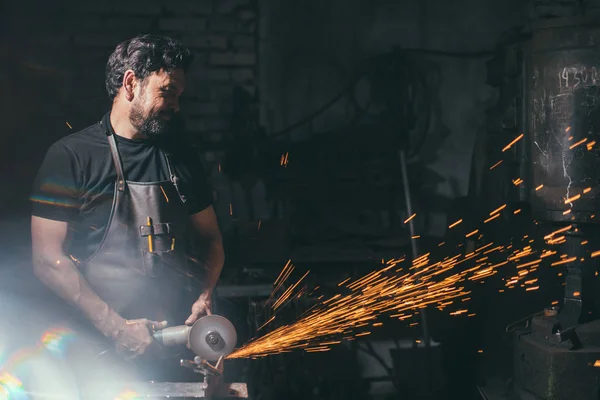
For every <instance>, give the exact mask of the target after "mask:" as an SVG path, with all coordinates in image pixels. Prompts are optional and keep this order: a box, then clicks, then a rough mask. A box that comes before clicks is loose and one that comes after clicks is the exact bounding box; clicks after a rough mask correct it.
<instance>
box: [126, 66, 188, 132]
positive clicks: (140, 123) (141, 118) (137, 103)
mask: <svg viewBox="0 0 600 400" xmlns="http://www.w3.org/2000/svg"><path fill="white" fill-rule="evenodd" d="M184 85H185V76H184V73H183V70H181V69H176V70H174V71H172V72H169V73H167V72H164V71H163V70H161V71H158V72H154V73H152V74H151V75H149V76H148V77H146V79H144V80H143V81H142V82H141V84H140V85H139V86H138V88H136V89H137V90H136V91H135V97H134V98H133V100H132V104H131V109H130V111H129V121H130V122H131V124H132V125H133V126H134V127H135V128H136V129H137V130H138V132H139V133H140V134H142V135H144V136H146V137H148V138H159V137H160V136H163V135H165V134H167V133H168V132H169V131H170V130H171V129H172V127H173V126H174V125H175V118H176V116H177V115H178V114H179V96H181V93H183V89H184Z"/></svg>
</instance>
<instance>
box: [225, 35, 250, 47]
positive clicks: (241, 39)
mask: <svg viewBox="0 0 600 400" xmlns="http://www.w3.org/2000/svg"><path fill="white" fill-rule="evenodd" d="M231 45H232V47H233V48H234V49H236V50H237V49H244V50H254V48H255V47H256V37H255V36H254V35H235V36H234V37H233V39H232V41H231Z"/></svg>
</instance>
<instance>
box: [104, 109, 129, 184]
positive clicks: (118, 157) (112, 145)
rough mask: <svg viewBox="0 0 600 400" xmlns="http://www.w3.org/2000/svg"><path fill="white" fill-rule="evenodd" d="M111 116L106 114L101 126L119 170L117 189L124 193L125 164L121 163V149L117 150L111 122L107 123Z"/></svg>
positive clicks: (116, 167)
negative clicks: (110, 125)
mask: <svg viewBox="0 0 600 400" xmlns="http://www.w3.org/2000/svg"><path fill="white" fill-rule="evenodd" d="M108 115H109V114H106V115H105V116H104V118H103V119H102V121H100V125H102V126H103V128H104V133H105V134H106V136H107V138H108V145H109V146H110V154H111V155H112V159H113V163H114V164H115V169H116V170H117V189H118V190H119V191H120V192H124V191H125V188H126V186H127V183H126V181H125V174H124V173H123V163H122V162H121V155H120V154H119V149H118V148H117V141H116V140H115V135H114V133H112V132H111V129H110V127H109V126H108V124H109V123H110V121H107V120H108V118H107V116H108Z"/></svg>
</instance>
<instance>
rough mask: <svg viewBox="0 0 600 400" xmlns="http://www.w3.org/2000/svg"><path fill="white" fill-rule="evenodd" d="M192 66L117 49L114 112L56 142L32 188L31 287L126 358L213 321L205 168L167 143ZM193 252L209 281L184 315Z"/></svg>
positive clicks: (141, 47)
mask: <svg viewBox="0 0 600 400" xmlns="http://www.w3.org/2000/svg"><path fill="white" fill-rule="evenodd" d="M191 62H192V54H191V52H190V51H189V50H188V49H186V48H184V47H183V46H182V45H181V43H179V42H178V41H176V40H174V39H172V38H169V37H163V36H155V35H141V36H137V37H135V38H133V39H130V40H126V41H124V42H123V43H121V44H119V45H118V46H117V47H116V49H115V50H114V52H113V53H112V55H111V56H110V58H109V60H108V63H107V66H106V89H107V91H108V95H109V97H110V99H111V100H112V108H111V110H110V111H109V112H108V113H106V115H104V117H103V118H102V119H101V120H100V121H99V122H98V123H96V124H94V125H92V126H90V127H88V128H86V129H83V130H82V131H80V132H77V133H74V134H72V135H69V136H67V137H64V138H62V139H60V140H59V141H57V142H56V143H54V144H53V145H52V146H51V147H50V149H49V150H48V152H47V154H46V157H45V159H44V161H43V164H42V166H41V168H40V170H39V173H38V176H37V178H36V180H35V184H34V191H33V194H32V201H33V211H32V219H31V233H32V245H33V261H34V272H35V274H36V276H37V277H38V278H39V279H40V280H41V281H42V282H43V283H44V284H45V285H47V286H48V287H49V288H50V289H51V290H52V291H53V292H54V293H56V294H57V295H59V296H60V297H61V298H62V299H63V300H65V301H67V302H68V303H70V304H71V305H72V306H74V307H73V308H74V309H75V310H76V311H77V313H76V314H78V315H79V316H83V317H84V318H82V320H83V321H85V323H87V324H88V325H89V326H90V327H92V330H93V331H95V332H96V333H98V332H99V333H101V334H102V335H98V336H100V337H103V338H106V339H108V340H112V341H114V343H115V344H116V346H117V348H118V349H119V350H120V351H123V352H126V354H128V355H129V356H130V357H135V356H138V355H141V354H142V353H144V352H145V351H146V350H147V349H148V348H149V346H150V345H151V344H152V343H153V339H152V329H156V328H159V327H164V326H165V325H166V323H167V322H166V321H169V323H170V324H181V323H184V322H185V323H186V324H188V325H191V324H193V323H194V322H195V321H196V320H197V319H198V318H199V317H200V316H202V315H203V314H210V309H211V295H212V292H213V288H214V287H215V284H216V282H217V280H218V278H219V274H220V272H221V269H222V266H223V261H224V254H223V246H222V240H221V234H220V232H219V228H218V224H217V218H216V215H215V211H214V209H213V207H212V205H211V202H212V195H211V191H210V189H209V186H208V184H207V180H206V177H205V174H204V171H203V169H202V164H201V162H200V160H199V158H198V156H197V154H195V152H194V151H193V150H192V148H190V147H189V146H186V145H184V144H183V142H182V141H180V140H179V137H178V135H176V133H177V132H174V130H176V129H175V128H177V126H179V125H178V123H177V121H178V120H179V118H178V116H179V99H180V96H181V94H182V93H183V91H184V88H185V74H186V71H187V70H188V67H189V66H190V64H191ZM190 246H191V247H192V248H193V249H199V248H201V249H203V250H202V252H201V256H200V257H199V260H198V259H196V260H195V261H196V262H198V263H200V264H201V265H202V266H203V267H204V268H205V271H206V273H205V274H204V277H205V278H204V282H203V285H202V288H200V289H198V293H196V294H195V295H194V297H193V298H191V299H190V302H189V304H181V299H182V298H183V297H185V296H182V293H183V292H186V291H189V287H190V285H189V281H188V280H187V279H188V276H189V272H188V269H187V268H188V266H187V264H188V263H189V262H190V258H192V257H190V256H189V254H190V253H189V251H190ZM196 299H197V300H196ZM190 306H191V312H190ZM182 309H183V310H184V314H183V316H182V315H181V314H180V311H181V310H182ZM178 318H179V319H180V320H178ZM94 328H95V329H94Z"/></svg>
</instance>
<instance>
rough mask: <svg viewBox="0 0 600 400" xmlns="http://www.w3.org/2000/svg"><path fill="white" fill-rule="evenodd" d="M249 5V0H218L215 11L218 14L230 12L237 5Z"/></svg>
mask: <svg viewBox="0 0 600 400" xmlns="http://www.w3.org/2000/svg"><path fill="white" fill-rule="evenodd" d="M249 5H250V0H220V1H219V5H218V6H217V12H218V13H219V14H230V13H232V12H233V11H235V9H236V8H238V7H242V6H249Z"/></svg>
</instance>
